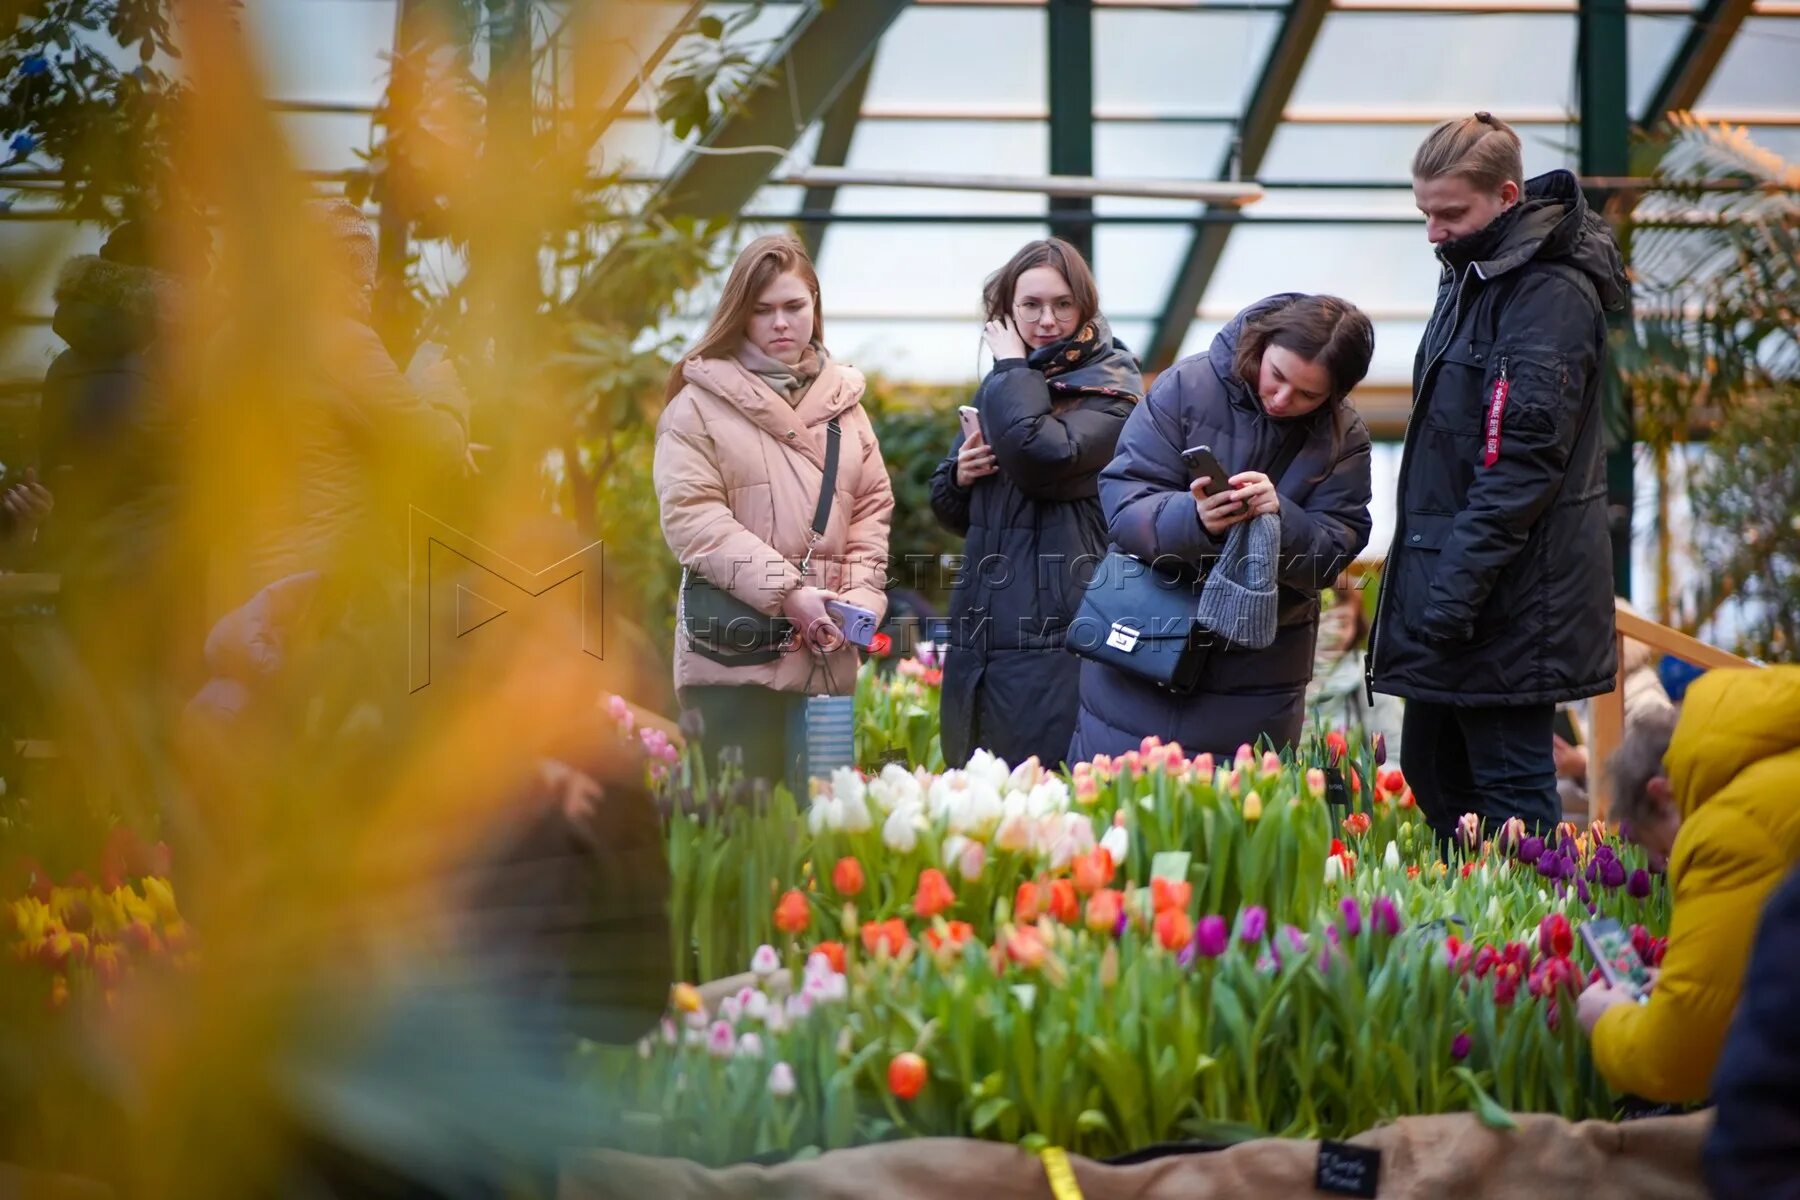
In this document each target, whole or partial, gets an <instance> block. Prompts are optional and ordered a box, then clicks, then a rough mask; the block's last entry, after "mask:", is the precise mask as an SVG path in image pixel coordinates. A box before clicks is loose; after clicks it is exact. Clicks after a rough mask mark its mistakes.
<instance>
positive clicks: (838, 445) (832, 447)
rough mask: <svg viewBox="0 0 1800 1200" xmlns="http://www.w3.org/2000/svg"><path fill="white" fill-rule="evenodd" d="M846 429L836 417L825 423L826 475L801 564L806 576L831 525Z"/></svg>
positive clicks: (822, 479) (821, 483)
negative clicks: (815, 549) (816, 548)
mask: <svg viewBox="0 0 1800 1200" xmlns="http://www.w3.org/2000/svg"><path fill="white" fill-rule="evenodd" d="M843 440H844V427H843V425H841V424H840V423H839V422H838V419H837V418H836V417H833V418H831V420H829V421H827V422H826V423H825V474H824V476H823V477H822V478H821V479H820V481H819V503H818V506H817V507H816V508H814V509H813V522H812V535H811V536H810V537H808V538H807V539H806V557H805V558H804V559H802V560H801V562H800V573H801V574H802V575H804V574H805V573H806V571H807V569H808V568H810V567H811V566H812V556H813V547H814V546H816V545H818V544H819V539H821V538H823V537H824V536H825V527H826V526H827V525H828V524H830V523H831V501H832V497H834V496H835V495H836V494H837V473H838V453H839V451H840V450H842V448H843V446H842V443H843Z"/></svg>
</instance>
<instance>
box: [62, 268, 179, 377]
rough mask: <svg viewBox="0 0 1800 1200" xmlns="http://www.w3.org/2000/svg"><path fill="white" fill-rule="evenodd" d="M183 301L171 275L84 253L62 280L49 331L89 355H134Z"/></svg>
mask: <svg viewBox="0 0 1800 1200" xmlns="http://www.w3.org/2000/svg"><path fill="white" fill-rule="evenodd" d="M180 299H181V288H180V285H179V284H178V283H177V282H176V281H175V278H174V276H172V275H168V274H166V273H164V272H162V271H156V270H152V269H151V268H149V267H136V266H128V265H126V264H124V263H116V262H112V261H110V260H108V259H104V258H101V257H99V256H98V255H94V254H82V255H78V256H77V257H75V258H72V259H70V260H69V261H68V262H67V263H65V264H64V265H63V269H62V274H61V275H60V276H59V277H58V278H57V281H56V314H55V315H54V316H53V317H52V318H51V321H50V326H51V328H52V329H54V330H55V331H56V335H57V336H58V337H60V338H62V340H63V341H65V342H67V343H69V345H70V346H72V347H73V348H75V349H76V350H80V351H83V352H84V353H88V354H102V355H108V354H129V353H132V352H133V351H136V350H141V349H142V348H143V347H144V346H145V345H146V344H147V343H148V342H149V341H150V339H151V338H152V337H154V336H155V335H156V328H157V322H158V321H159V320H165V321H166V320H168V319H170V318H171V317H172V316H173V315H174V310H175V308H176V306H177V305H178V304H179V303H180Z"/></svg>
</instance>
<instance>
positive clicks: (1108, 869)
mask: <svg viewBox="0 0 1800 1200" xmlns="http://www.w3.org/2000/svg"><path fill="white" fill-rule="evenodd" d="M1071 865H1072V866H1073V867H1074V875H1075V890H1076V891H1078V892H1080V893H1081V894H1082V895H1084V896H1091V895H1093V894H1094V893H1095V892H1097V891H1099V890H1100V889H1101V888H1103V887H1105V886H1106V885H1107V884H1109V883H1111V882H1112V877H1113V870H1114V867H1113V860H1112V853H1111V852H1110V851H1108V850H1107V848H1106V847H1105V846H1096V847H1094V849H1093V850H1091V851H1089V852H1088V853H1086V854H1083V855H1080V856H1079V857H1077V858H1076V859H1075V861H1074V862H1073V863H1072V864H1071Z"/></svg>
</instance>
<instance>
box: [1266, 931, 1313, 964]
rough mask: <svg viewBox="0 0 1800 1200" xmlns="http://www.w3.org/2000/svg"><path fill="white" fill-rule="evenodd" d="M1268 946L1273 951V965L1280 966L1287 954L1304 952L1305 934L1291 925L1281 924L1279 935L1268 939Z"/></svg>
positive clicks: (1285, 959)
mask: <svg viewBox="0 0 1800 1200" xmlns="http://www.w3.org/2000/svg"><path fill="white" fill-rule="evenodd" d="M1284 943H1285V945H1284ZM1269 948H1270V949H1271V950H1273V951H1274V952H1275V965H1276V966H1281V965H1283V964H1284V963H1286V962H1287V956H1288V955H1290V954H1305V953H1306V935H1305V934H1304V933H1301V932H1300V931H1299V930H1298V929H1295V928H1294V927H1293V926H1292V925H1283V926H1282V927H1281V933H1280V935H1279V936H1278V937H1275V938H1273V939H1272V940H1271V941H1270V943H1269Z"/></svg>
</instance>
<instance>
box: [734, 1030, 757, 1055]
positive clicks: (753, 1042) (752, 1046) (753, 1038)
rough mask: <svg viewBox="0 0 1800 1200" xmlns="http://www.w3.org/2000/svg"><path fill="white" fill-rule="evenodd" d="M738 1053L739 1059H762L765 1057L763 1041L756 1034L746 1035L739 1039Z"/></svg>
mask: <svg viewBox="0 0 1800 1200" xmlns="http://www.w3.org/2000/svg"><path fill="white" fill-rule="evenodd" d="M737 1053H738V1057H739V1058H761V1057H762V1056H763V1044H762V1039H761V1038H760V1037H758V1036H757V1035H756V1034H754V1033H746V1034H745V1035H744V1036H743V1037H741V1038H739V1039H738V1044H737Z"/></svg>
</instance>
